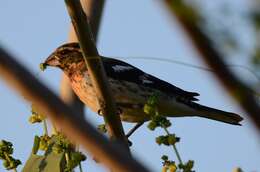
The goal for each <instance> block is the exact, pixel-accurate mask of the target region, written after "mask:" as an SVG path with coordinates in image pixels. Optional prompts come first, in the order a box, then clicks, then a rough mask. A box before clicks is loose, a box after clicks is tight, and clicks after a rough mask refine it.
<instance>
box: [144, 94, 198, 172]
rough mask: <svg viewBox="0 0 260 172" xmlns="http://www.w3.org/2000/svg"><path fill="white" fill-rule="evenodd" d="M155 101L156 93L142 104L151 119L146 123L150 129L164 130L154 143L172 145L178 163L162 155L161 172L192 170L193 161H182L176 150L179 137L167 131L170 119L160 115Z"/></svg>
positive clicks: (189, 171) (156, 100)
mask: <svg viewBox="0 0 260 172" xmlns="http://www.w3.org/2000/svg"><path fill="white" fill-rule="evenodd" d="M157 103H158V94H157V93H154V94H153V95H152V96H151V97H150V98H149V99H148V101H147V103H146V104H145V106H144V112H145V113H147V114H148V115H150V117H151V121H150V122H149V123H148V125H147V127H148V128H149V129H150V130H152V131H153V130H155V129H156V128H159V127H160V128H162V129H163V130H164V131H165V132H166V135H160V136H158V137H156V139H155V140H156V143H157V144H158V145H165V146H172V148H173V150H174V152H175V154H176V156H177V159H178V161H179V164H178V165H176V163H175V161H171V160H169V159H168V156H166V155H163V156H162V160H163V168H162V171H163V172H167V171H168V172H177V171H182V172H193V171H192V168H193V166H194V161H192V160H189V161H188V162H187V163H185V164H184V163H183V162H182V160H181V157H180V154H179V152H178V150H177V147H176V145H175V144H176V143H178V142H179V141H180V138H179V137H177V136H176V135H175V134H171V133H170V132H169V131H168V128H169V127H170V126H171V125H172V124H171V122H170V120H168V119H167V118H166V117H165V116H162V115H160V114H159V112H158V108H157Z"/></svg>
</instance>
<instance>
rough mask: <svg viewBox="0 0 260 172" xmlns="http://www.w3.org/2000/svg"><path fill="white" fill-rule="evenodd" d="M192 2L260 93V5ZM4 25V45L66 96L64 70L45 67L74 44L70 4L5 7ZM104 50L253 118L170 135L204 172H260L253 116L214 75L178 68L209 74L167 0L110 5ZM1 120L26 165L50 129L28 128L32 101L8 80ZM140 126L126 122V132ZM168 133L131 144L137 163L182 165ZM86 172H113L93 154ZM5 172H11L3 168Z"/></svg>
mask: <svg viewBox="0 0 260 172" xmlns="http://www.w3.org/2000/svg"><path fill="white" fill-rule="evenodd" d="M189 2H190V3H191V4H192V5H193V6H194V8H195V9H197V10H198V12H199V13H200V14H201V15H202V16H203V20H202V21H203V23H201V26H202V27H203V28H204V30H205V32H206V33H208V35H209V36H210V37H211V38H212V39H213V40H214V43H215V46H216V47H217V48H218V49H219V50H220V51H221V52H222V53H223V54H224V56H225V60H226V62H227V64H228V65H231V66H230V68H231V69H232V70H233V71H234V72H235V73H236V74H237V75H238V76H239V77H240V78H241V80H243V81H244V82H246V83H247V84H248V85H250V86H251V87H252V88H254V89H255V90H256V92H257V91H258V90H257V89H258V88H259V82H260V81H259V78H260V77H258V76H260V75H259V72H260V70H259V64H260V50H259V47H260V44H259V33H258V32H259V30H258V29H259V28H260V27H259V26H260V13H257V10H258V8H257V7H260V3H257V2H256V1H253V0H251V1H247V0H236V1H232V0H218V1H206V0H193V1H189ZM0 20H1V25H0V26H1V27H0V43H1V46H4V48H6V49H8V50H9V52H11V53H12V54H14V55H15V56H16V57H17V60H18V61H19V62H20V63H22V64H23V65H24V66H26V67H27V68H28V69H29V70H30V71H31V72H32V73H33V74H34V75H35V76H36V77H37V78H38V79H39V80H40V81H42V82H43V83H44V84H45V85H47V86H48V87H49V88H51V89H52V90H53V91H54V92H55V93H57V94H59V88H60V81H61V71H59V70H57V69H52V68H49V69H47V70H46V71H45V72H44V73H43V72H40V69H39V63H41V62H42V61H43V60H44V59H45V58H46V57H47V56H48V55H49V54H50V53H51V52H52V51H54V49H55V48H56V47H58V46H59V45H61V44H63V43H65V42H66V41H67V39H68V31H69V24H70V20H69V17H68V14H67V11H66V8H65V4H64V2H63V1H58V0H45V1H35V0H27V1H26V2H25V1H15V0H9V1H2V2H1V5H0ZM97 46H98V50H99V52H100V54H102V55H104V56H110V57H117V58H119V59H122V60H124V61H127V62H128V63H130V64H133V65H135V66H137V67H139V68H140V69H142V70H143V71H145V72H147V73H150V74H152V75H154V76H157V77H159V78H161V79H163V80H165V81H168V82H169V83H172V84H174V85H176V86H178V87H181V88H183V89H185V90H188V91H194V92H199V93H200V103H201V104H204V105H208V106H212V107H215V108H219V109H223V110H226V111H232V112H235V113H238V114H241V115H242V116H243V117H244V118H245V119H244V121H243V122H242V124H243V126H241V127H239V126H231V125H227V124H222V123H219V122H215V121H211V120H207V119H202V118H195V117H194V118H172V119H171V121H172V123H173V125H172V127H171V128H170V131H171V132H173V133H175V134H176V135H177V136H179V137H181V141H180V143H178V144H177V147H178V150H179V152H180V154H181V157H182V159H183V160H184V161H188V160H190V159H191V160H194V161H195V167H194V169H195V170H196V171H200V172H206V171H211V172H218V171H226V172H228V171H229V172H231V171H232V170H233V169H234V168H236V167H241V168H242V169H243V170H244V171H245V172H257V171H260V165H259V162H260V156H259V155H260V154H259V153H260V144H259V136H258V135H257V133H256V131H255V128H254V126H253V125H252V123H251V121H250V120H249V119H248V118H247V116H246V114H245V113H244V112H243V111H242V110H241V109H240V108H239V106H238V105H237V104H236V103H235V102H234V101H233V100H232V99H231V98H230V97H229V95H228V94H227V92H225V90H224V89H223V88H222V86H221V85H220V83H219V82H218V81H217V80H216V78H215V77H214V75H213V74H212V73H211V72H209V71H207V70H203V69H198V68H194V67H192V66H189V65H188V66H187V65H181V64H178V63H176V62H174V61H179V62H184V63H188V64H191V65H195V66H200V67H206V66H205V65H204V64H203V62H202V61H201V60H200V58H199V57H198V54H197V52H196V51H195V50H194V49H193V46H192V44H191V43H190V41H189V39H188V38H187V36H186V35H185V34H184V32H183V31H182V29H181V27H180V26H179V25H178V23H177V22H176V21H174V20H172V18H171V17H170V16H169V15H168V12H167V11H166V9H165V8H164V6H163V5H162V4H161V3H160V1H151V0H142V1H138V0H132V1H116V0H109V1H106V2H105V8H104V12H103V18H102V21H101V27H100V30H99V39H98V44H97ZM138 58H139V59H138ZM151 58H159V59H161V60H159V61H158V60H156V61H155V60H152V59H151ZM163 59H170V60H174V61H173V62H165V61H163ZM238 66H243V67H238ZM248 68H249V69H250V70H249V69H248ZM252 71H254V73H252ZM257 77H258V78H257ZM0 113H1V120H0V131H1V132H0V139H5V140H9V141H11V142H12V143H13V144H14V148H15V152H14V155H15V157H16V158H19V159H21V160H22V162H23V164H24V163H25V161H26V159H27V157H28V156H29V154H30V152H31V147H32V143H33V138H34V135H36V134H38V135H41V134H42V130H43V129H42V126H41V125H38V124H35V125H32V124H30V123H29V122H28V118H29V116H30V114H31V112H30V102H27V101H26V100H25V99H23V97H20V95H18V94H17V93H16V92H14V91H13V90H12V89H10V88H8V86H7V85H6V84H5V83H4V82H3V81H2V80H0ZM85 115H86V118H87V119H89V120H90V121H91V122H92V123H93V125H98V124H101V123H103V118H101V117H100V116H98V115H96V114H94V113H92V112H91V111H90V110H88V109H86V110H85ZM132 126H133V124H126V123H124V128H125V130H126V131H128V130H129V129H130V128H131V127H132ZM160 134H163V131H162V130H160V129H157V130H155V131H154V132H151V131H150V130H148V129H147V127H146V125H144V126H143V127H142V128H141V129H139V130H138V131H137V132H136V133H135V134H134V135H133V136H131V138H130V140H131V141H132V142H133V146H132V147H131V149H132V152H133V154H134V156H135V157H136V158H137V159H139V160H140V161H141V162H143V163H144V164H145V165H146V166H147V167H149V168H150V169H151V170H152V171H160V170H161V167H162V161H161V156H162V155H163V154H167V155H169V157H170V158H171V159H173V160H177V159H176V156H175V154H174V152H173V151H172V150H171V148H168V147H165V146H158V145H157V144H156V143H155V137H156V136H158V135H160ZM83 168H84V169H85V170H84V171H100V172H102V171H107V170H106V169H105V168H104V167H103V166H102V165H100V164H96V163H95V162H94V161H92V158H91V155H88V159H87V160H86V161H85V162H84V163H83ZM18 170H19V171H20V170H21V167H20V168H19V169H18ZM0 171H5V170H4V169H3V167H2V166H0Z"/></svg>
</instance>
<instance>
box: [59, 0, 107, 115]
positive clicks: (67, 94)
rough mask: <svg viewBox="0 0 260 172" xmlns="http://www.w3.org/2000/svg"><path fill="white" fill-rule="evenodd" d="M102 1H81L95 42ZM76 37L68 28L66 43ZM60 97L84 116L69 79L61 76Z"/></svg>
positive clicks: (82, 108)
mask: <svg viewBox="0 0 260 172" xmlns="http://www.w3.org/2000/svg"><path fill="white" fill-rule="evenodd" d="M104 3H105V1H104V0H81V4H82V5H83V9H84V11H85V13H86V14H87V16H89V20H90V27H91V30H92V31H93V37H94V39H95V40H97V36H98V30H99V26H100V21H101V17H102V11H103V8H104ZM77 41H78V39H77V35H76V33H75V31H74V28H73V26H70V32H69V40H68V42H77ZM60 95H61V98H62V100H63V101H64V102H66V103H67V104H68V105H70V106H72V107H73V108H76V109H78V111H79V112H80V113H81V114H82V116H83V115H84V104H83V103H82V102H81V101H80V100H79V98H78V96H76V95H75V93H74V92H73V90H72V88H71V86H70V81H69V78H68V77H67V76H66V75H65V74H63V75H62V80H61V86H60Z"/></svg>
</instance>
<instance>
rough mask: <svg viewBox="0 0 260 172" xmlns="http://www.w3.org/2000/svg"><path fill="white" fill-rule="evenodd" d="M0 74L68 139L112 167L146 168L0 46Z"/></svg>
mask: <svg viewBox="0 0 260 172" xmlns="http://www.w3.org/2000/svg"><path fill="white" fill-rule="evenodd" d="M0 76H1V77H3V79H4V80H5V81H6V83H7V84H9V86H11V87H13V88H14V89H15V90H16V91H18V92H19V93H20V94H21V95H22V96H23V97H24V98H26V99H28V100H29V101H31V102H34V103H35V105H36V106H37V107H38V108H39V111H41V112H43V113H44V114H45V115H46V117H48V118H49V119H50V120H51V121H52V122H53V123H55V124H56V125H57V126H58V127H60V128H62V131H63V132H64V134H66V136H68V138H69V139H71V140H77V142H78V143H79V144H81V145H82V146H83V147H84V148H85V149H86V150H87V151H89V152H90V153H91V154H92V155H95V157H97V158H98V160H99V161H100V162H103V163H104V164H105V165H107V166H108V168H111V169H113V170H114V171H120V172H121V171H126V172H132V171H137V172H147V171H148V170H147V169H146V168H145V167H144V166H142V165H141V164H140V163H138V162H137V161H136V160H134V159H133V158H132V157H131V156H130V155H129V154H128V153H126V151H125V149H124V148H123V147H122V145H120V144H116V143H111V142H109V141H108V140H107V139H106V138H105V137H104V136H102V135H101V134H100V133H98V132H97V131H96V129H95V128H94V127H92V126H91V125H90V123H89V122H87V121H86V120H85V119H84V118H83V117H82V116H80V115H79V114H78V113H77V111H75V109H74V110H73V109H71V108H70V107H68V106H67V105H66V104H64V102H63V101H61V100H60V99H59V98H58V97H57V96H56V95H55V94H54V93H52V92H51V91H50V90H49V89H48V88H47V87H45V86H44V85H43V84H41V83H40V82H39V81H38V80H37V79H36V78H35V77H34V76H33V75H32V74H31V73H30V72H28V70H26V69H25V68H24V67H23V66H22V65H20V64H19V63H18V62H17V61H16V60H14V58H13V57H12V56H11V55H9V54H8V53H7V52H6V51H4V50H3V49H2V48H1V47H0Z"/></svg>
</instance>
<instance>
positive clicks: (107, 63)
mask: <svg viewBox="0 0 260 172" xmlns="http://www.w3.org/2000/svg"><path fill="white" fill-rule="evenodd" d="M102 62H103V66H104V68H105V71H106V74H107V76H108V77H110V78H113V79H116V80H121V81H128V82H132V83H136V84H138V85H141V86H144V87H148V88H153V89H156V90H159V91H162V92H164V93H166V94H167V95H170V96H175V97H178V99H185V100H186V99H187V100H188V101H193V100H197V98H195V96H198V95H199V94H198V93H195V92H189V91H185V90H183V89H181V88H178V87H176V86H174V85H172V84H170V83H168V82H166V81H163V80H161V79H159V78H157V77H155V76H152V75H150V74H147V73H145V72H143V71H142V70H140V69H138V68H137V67H135V66H133V65H131V64H128V63H126V62H124V61H121V60H118V59H113V58H108V57H102Z"/></svg>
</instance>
